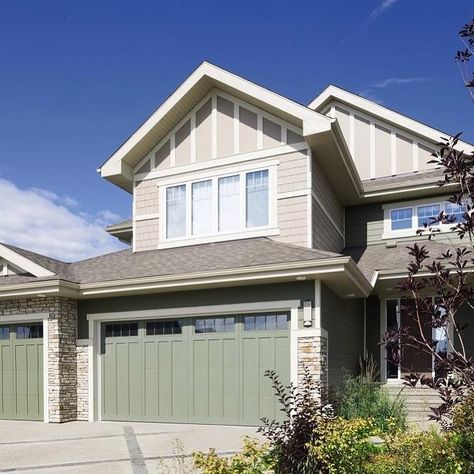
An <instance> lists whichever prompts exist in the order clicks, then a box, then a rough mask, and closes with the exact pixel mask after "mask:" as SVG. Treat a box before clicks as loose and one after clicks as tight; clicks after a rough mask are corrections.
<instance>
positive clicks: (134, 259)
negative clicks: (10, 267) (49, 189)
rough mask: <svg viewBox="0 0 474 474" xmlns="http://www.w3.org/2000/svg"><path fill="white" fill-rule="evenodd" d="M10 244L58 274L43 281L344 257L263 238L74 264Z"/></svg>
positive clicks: (15, 278)
mask: <svg viewBox="0 0 474 474" xmlns="http://www.w3.org/2000/svg"><path fill="white" fill-rule="evenodd" d="M8 247H9V248H11V249H12V250H14V251H16V252H18V253H21V255H23V256H25V257H26V258H29V259H30V260H32V261H34V262H36V263H38V264H39V265H42V266H43V267H45V268H47V269H48V270H51V271H53V272H54V273H56V275H57V276H55V277H48V278H41V280H51V279H57V278H60V279H62V280H66V281H70V282H75V283H97V282H105V281H112V280H127V279H131V278H138V277H151V276H166V275H170V276H172V275H180V274H192V273H201V272H206V271H214V270H230V269H236V268H245V267H252V266H261V265H271V264H278V263H291V262H301V261H313V260H314V261H316V260H321V259H328V258H337V257H341V256H342V254H337V253H333V252H326V251H323V250H312V249H307V248H304V247H299V246H296V245H290V244H284V243H281V242H276V241H274V240H271V239H268V238H266V237H261V238H253V239H243V240H234V241H228V242H216V243H210V244H201V245H193V246H186V247H177V248H170V249H161V250H150V251H144V252H136V253H133V252H132V250H131V249H126V250H122V251H119V252H114V253H110V254H106V255H102V256H99V257H94V258H90V259H87V260H82V261H79V262H74V263H64V262H61V261H58V260H55V259H51V258H49V257H44V256H43V255H39V254H36V253H34V252H29V251H26V250H23V249H18V248H16V247H12V246H8ZM38 280H40V279H39V278H35V277H31V276H24V275H11V276H8V277H5V278H0V285H6V284H15V283H21V282H29V281H38Z"/></svg>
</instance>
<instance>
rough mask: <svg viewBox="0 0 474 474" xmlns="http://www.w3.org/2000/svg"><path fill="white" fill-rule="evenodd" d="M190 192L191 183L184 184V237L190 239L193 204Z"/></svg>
mask: <svg viewBox="0 0 474 474" xmlns="http://www.w3.org/2000/svg"><path fill="white" fill-rule="evenodd" d="M191 190H192V185H191V183H186V237H190V236H191V235H192V212H193V202H192V192H191Z"/></svg>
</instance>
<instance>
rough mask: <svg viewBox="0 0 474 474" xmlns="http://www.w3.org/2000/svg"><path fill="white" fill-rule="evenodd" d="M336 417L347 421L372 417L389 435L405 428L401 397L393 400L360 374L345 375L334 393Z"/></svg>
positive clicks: (381, 429)
mask: <svg viewBox="0 0 474 474" xmlns="http://www.w3.org/2000/svg"><path fill="white" fill-rule="evenodd" d="M334 397H335V400H334V405H335V410H336V413H337V415H339V416H341V417H343V418H345V419H346V420H354V419H357V418H365V419H367V418H371V419H372V420H373V422H374V424H375V426H376V427H377V428H378V429H379V430H380V431H381V432H382V433H392V432H394V431H400V430H403V429H405V428H406V411H405V402H404V401H403V399H401V398H396V399H395V400H392V399H391V398H390V396H389V394H388V393H387V392H386V390H384V388H382V387H381V386H380V384H378V383H376V382H375V381H374V380H373V377H370V376H368V375H367V373H363V374H362V375H358V376H355V377H354V376H350V375H346V376H345V377H344V381H343V383H342V385H341V386H340V387H338V388H337V389H336V391H335V394H334Z"/></svg>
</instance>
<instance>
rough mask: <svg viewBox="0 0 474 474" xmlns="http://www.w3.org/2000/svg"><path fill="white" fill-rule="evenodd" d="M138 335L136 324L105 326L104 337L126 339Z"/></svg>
mask: <svg viewBox="0 0 474 474" xmlns="http://www.w3.org/2000/svg"><path fill="white" fill-rule="evenodd" d="M137 335H138V323H121V324H107V325H106V326H105V337H127V336H137Z"/></svg>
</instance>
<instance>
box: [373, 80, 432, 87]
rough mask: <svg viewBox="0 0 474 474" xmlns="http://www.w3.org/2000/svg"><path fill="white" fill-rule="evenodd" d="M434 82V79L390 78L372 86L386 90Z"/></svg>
mask: <svg viewBox="0 0 474 474" xmlns="http://www.w3.org/2000/svg"><path fill="white" fill-rule="evenodd" d="M432 80H433V78H432V77H390V78H389V79H384V80H383V81H379V82H376V83H375V84H372V87H375V88H377V89H385V88H386V87H390V86H403V85H405V84H413V83H414V82H430V81H432Z"/></svg>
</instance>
